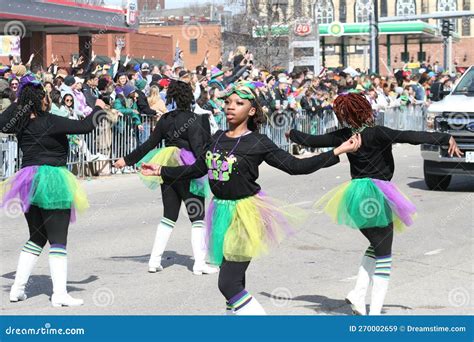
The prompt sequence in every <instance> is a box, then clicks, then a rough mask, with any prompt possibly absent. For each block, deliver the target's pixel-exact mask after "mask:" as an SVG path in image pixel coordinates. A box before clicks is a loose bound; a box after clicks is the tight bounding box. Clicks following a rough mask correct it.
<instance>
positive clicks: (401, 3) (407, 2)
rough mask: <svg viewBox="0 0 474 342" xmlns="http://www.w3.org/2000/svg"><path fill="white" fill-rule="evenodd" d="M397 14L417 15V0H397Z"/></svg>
mask: <svg viewBox="0 0 474 342" xmlns="http://www.w3.org/2000/svg"><path fill="white" fill-rule="evenodd" d="M395 12H396V15H397V16H401V17H402V16H406V15H415V14H416V1H415V0H397V7H396V11H395Z"/></svg>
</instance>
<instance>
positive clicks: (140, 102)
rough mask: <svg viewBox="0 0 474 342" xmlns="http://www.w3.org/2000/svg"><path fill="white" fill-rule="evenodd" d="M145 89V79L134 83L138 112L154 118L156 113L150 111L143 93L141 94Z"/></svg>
mask: <svg viewBox="0 0 474 342" xmlns="http://www.w3.org/2000/svg"><path fill="white" fill-rule="evenodd" d="M145 87H146V80H145V79H141V80H137V81H136V82H135V88H136V90H135V92H136V94H137V107H138V111H139V112H140V113H141V114H145V115H148V116H154V115H156V111H155V110H153V109H151V108H150V105H149V104H148V100H147V97H146V95H145V93H144V92H143V90H144V89H145Z"/></svg>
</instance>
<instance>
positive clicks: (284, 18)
mask: <svg viewBox="0 0 474 342" xmlns="http://www.w3.org/2000/svg"><path fill="white" fill-rule="evenodd" d="M243 1H245V10H244V11H243V13H240V14H236V15H234V17H233V23H234V25H233V30H232V31H233V32H230V33H226V34H225V35H224V37H225V40H226V41H225V42H224V45H225V49H226V50H229V49H232V46H233V47H236V46H239V45H245V46H247V47H248V49H249V50H250V51H251V52H252V53H253V54H254V58H255V63H256V64H257V65H259V66H261V67H263V68H266V69H267V70H270V69H272V68H273V67H274V66H276V65H281V64H286V63H287V62H288V59H289V57H288V39H289V38H288V36H287V34H286V32H285V33H282V31H283V30H282V29H283V28H286V27H287V26H291V25H292V23H293V18H290V16H289V12H290V10H291V9H290V8H289V4H288V0H227V1H226V5H229V6H234V5H236V4H242V2H243ZM256 27H258V28H259V32H258V37H254V36H253V34H254V30H255V28H256Z"/></svg>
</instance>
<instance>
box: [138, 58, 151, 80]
mask: <svg viewBox="0 0 474 342" xmlns="http://www.w3.org/2000/svg"><path fill="white" fill-rule="evenodd" d="M140 72H141V76H142V78H143V79H144V80H145V81H147V84H149V83H150V82H151V77H150V78H149V77H148V75H149V74H150V64H148V63H146V62H145V63H142V66H141V68H140Z"/></svg>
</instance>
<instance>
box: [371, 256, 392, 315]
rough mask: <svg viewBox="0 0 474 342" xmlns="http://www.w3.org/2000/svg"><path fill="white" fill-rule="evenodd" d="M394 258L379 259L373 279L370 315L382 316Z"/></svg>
mask: <svg viewBox="0 0 474 342" xmlns="http://www.w3.org/2000/svg"><path fill="white" fill-rule="evenodd" d="M391 270H392V256H391V255H387V256H384V257H377V259H376V266H375V271H374V275H373V277H372V298H371V301H370V312H369V315H380V314H381V313H382V307H383V303H384V301H385V296H386V294H387V290H388V284H389V282H390V274H391Z"/></svg>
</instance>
